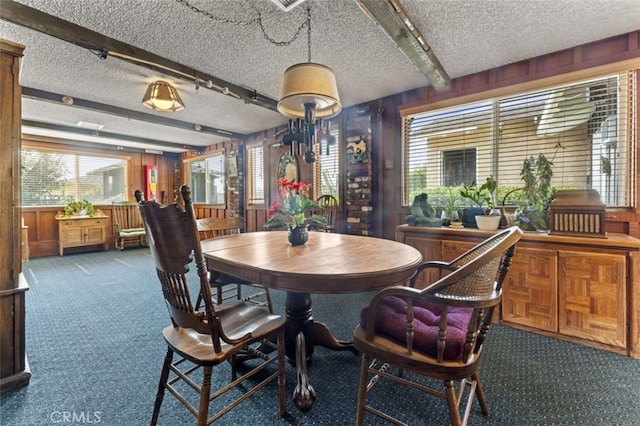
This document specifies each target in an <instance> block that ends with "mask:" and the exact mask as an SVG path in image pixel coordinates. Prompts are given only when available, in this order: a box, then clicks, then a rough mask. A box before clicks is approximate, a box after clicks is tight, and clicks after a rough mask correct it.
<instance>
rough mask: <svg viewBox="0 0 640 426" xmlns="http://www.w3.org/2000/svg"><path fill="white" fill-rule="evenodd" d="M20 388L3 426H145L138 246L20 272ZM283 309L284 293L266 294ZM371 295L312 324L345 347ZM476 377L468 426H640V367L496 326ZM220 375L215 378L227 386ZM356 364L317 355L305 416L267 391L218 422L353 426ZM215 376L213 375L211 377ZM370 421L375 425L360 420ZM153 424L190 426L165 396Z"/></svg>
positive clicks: (407, 407)
mask: <svg viewBox="0 0 640 426" xmlns="http://www.w3.org/2000/svg"><path fill="white" fill-rule="evenodd" d="M24 274H25V276H26V278H27V280H28V282H29V284H30V290H29V292H28V293H27V322H26V327H27V355H28V359H29V363H30V366H31V372H32V378H31V383H30V384H29V386H27V387H25V388H23V389H20V390H17V391H14V392H12V393H9V394H5V395H2V396H1V405H0V424H1V425H6V426H9V425H29V426H32V425H55V424H58V425H63V424H104V425H127V426H129V425H144V424H148V423H149V420H150V417H151V413H152V410H153V402H154V398H155V392H156V387H157V381H158V378H159V373H160V368H161V365H162V361H163V358H164V355H165V350H166V347H165V344H164V341H163V339H162V336H161V330H162V328H163V327H164V326H166V325H167V324H168V315H167V312H166V308H165V307H164V302H163V301H162V297H161V294H160V290H159V284H158V282H157V278H156V276H155V271H154V268H153V264H152V260H151V258H150V256H149V252H148V250H147V249H131V250H125V251H123V252H120V251H109V252H98V253H88V254H77V255H66V256H64V257H58V256H55V257H47V258H37V259H32V260H31V261H30V262H28V263H25V264H24ZM273 297H274V302H275V305H276V309H277V310H278V312H279V313H283V311H284V295H283V294H282V293H281V292H277V291H276V292H274V294H273ZM369 298H370V294H357V295H318V296H313V300H314V318H315V319H316V320H317V321H322V322H325V323H327V324H328V325H329V326H330V328H331V329H332V330H333V331H334V333H335V334H336V335H337V337H339V338H343V339H347V338H349V337H350V334H351V331H352V329H353V327H354V326H355V324H356V322H357V320H358V313H359V311H360V309H361V308H362V307H363V306H365V305H366V304H367V303H368V300H369ZM485 350H486V352H485V358H484V361H483V365H482V367H481V376H482V379H483V384H484V387H485V391H486V393H487V398H488V401H489V409H490V412H491V416H490V417H488V418H483V417H482V415H481V414H480V410H479V408H478V406H477V404H476V405H474V408H473V410H472V416H471V420H470V424H474V425H561V424H563V425H640V403H638V401H640V384H638V378H640V362H639V361H637V360H632V359H630V358H627V357H624V356H620V355H616V354H611V353H608V352H604V351H599V350H596V349H591V348H587V347H584V346H579V345H575V344H571V343H568V342H564V341H560V340H556V339H551V338H547V337H543V336H539V335H535V334H532V333H526V332H522V331H518V330H514V329H511V328H507V327H501V326H493V327H492V330H491V333H490V335H489V341H488V344H487V346H486V348H485ZM226 368H227V367H226V366H224V368H223V369H222V371H221V372H219V373H218V375H217V376H216V377H215V378H214V380H217V381H219V382H224V381H226V380H228V377H229V374H228V373H229V372H228V370H226ZM358 368H359V359H358V357H356V356H355V355H353V354H351V353H350V352H333V351H329V350H327V349H324V348H316V349H315V353H314V359H313V362H312V363H311V365H310V367H309V377H310V381H311V384H312V385H313V386H314V388H315V389H316V391H317V393H318V398H317V400H316V403H315V405H314V407H313V409H312V410H311V411H310V412H307V413H303V412H301V411H299V410H298V409H297V408H296V407H295V406H294V405H293V402H292V401H291V397H290V396H291V393H292V392H293V389H294V387H295V370H294V368H293V367H292V366H290V365H287V395H288V400H287V409H288V411H289V417H288V418H287V419H281V418H280V417H279V416H278V414H277V395H276V388H275V386H276V385H275V384H273V386H270V387H267V388H266V389H265V390H263V391H261V392H259V393H258V394H257V395H255V396H254V397H252V398H251V399H250V400H249V401H247V402H245V403H243V404H242V405H240V406H239V407H237V408H236V409H234V410H233V411H232V412H231V413H230V414H228V415H226V416H225V417H223V419H222V420H221V421H220V422H219V424H222V425H250V424H251V425H253V424H260V425H279V424H282V425H286V424H294V425H350V424H354V422H355V403H356V398H357V376H358ZM215 374H216V372H215V370H214V375H215ZM372 398H373V399H375V400H377V401H379V404H382V405H383V406H384V407H385V408H387V409H390V410H392V411H394V412H396V413H402V412H405V414H404V415H402V416H401V417H403V419H404V421H406V422H407V423H409V424H412V425H441V424H443V425H444V424H447V423H448V415H447V409H446V403H445V402H444V400H440V399H437V398H433V397H426V396H422V395H420V394H418V393H416V392H415V391H412V390H404V389H401V390H398V389H397V388H396V387H395V386H394V385H393V384H384V385H381V386H379V388H377V389H376V393H375V394H374V395H373V396H372ZM367 420H368V422H367V424H381V421H380V420H379V419H376V418H372V417H368V418H367ZM160 424H162V425H172V426H174V425H187V424H195V423H194V419H193V417H192V416H191V415H190V414H188V413H187V411H186V410H185V409H183V408H182V406H180V405H179V404H178V403H177V402H175V400H174V399H173V397H171V396H170V395H166V396H165V402H164V405H163V407H162V410H161V412H160Z"/></svg>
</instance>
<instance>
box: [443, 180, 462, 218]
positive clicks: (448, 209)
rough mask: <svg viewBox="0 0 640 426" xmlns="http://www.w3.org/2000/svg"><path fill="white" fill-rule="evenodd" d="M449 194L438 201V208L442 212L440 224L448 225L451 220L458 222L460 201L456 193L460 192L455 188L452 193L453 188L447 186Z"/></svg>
mask: <svg viewBox="0 0 640 426" xmlns="http://www.w3.org/2000/svg"><path fill="white" fill-rule="evenodd" d="M448 190H449V195H448V196H447V197H443V198H441V202H440V210H441V211H442V214H441V216H440V218H441V220H442V225H444V226H449V225H450V224H451V222H454V223H456V222H460V212H459V211H458V210H459V209H460V205H459V204H460V202H459V196H458V195H456V194H459V193H460V190H459V189H457V190H456V192H455V193H454V188H453V187H449V188H448Z"/></svg>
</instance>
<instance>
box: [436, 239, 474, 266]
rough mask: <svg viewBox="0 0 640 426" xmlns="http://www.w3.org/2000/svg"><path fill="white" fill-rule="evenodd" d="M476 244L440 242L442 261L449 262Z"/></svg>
mask: <svg viewBox="0 0 640 426" xmlns="http://www.w3.org/2000/svg"><path fill="white" fill-rule="evenodd" d="M477 244H478V242H469V241H449V240H442V260H444V261H445V262H451V261H452V260H453V259H455V258H456V257H458V256H460V255H461V254H463V253H464V252H466V251H467V250H469V249H471V248H473V247H475V246H476V245H477Z"/></svg>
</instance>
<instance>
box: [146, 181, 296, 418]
mask: <svg viewBox="0 0 640 426" xmlns="http://www.w3.org/2000/svg"><path fill="white" fill-rule="evenodd" d="M181 194H182V199H183V201H184V206H185V207H184V209H183V208H182V207H180V206H179V205H178V204H170V205H167V206H164V207H161V206H160V205H159V204H157V203H156V202H155V201H150V202H145V201H143V199H142V198H143V196H142V192H141V191H139V190H138V191H136V199H137V200H138V203H139V208H140V213H141V214H142V218H143V221H144V227H145V229H146V231H147V236H148V242H149V247H150V250H151V254H152V257H153V260H154V262H155V267H156V273H157V276H158V279H159V281H160V284H161V288H162V294H163V297H164V300H165V302H166V306H167V308H168V310H169V316H170V318H171V324H170V325H169V326H168V327H166V328H165V329H164V330H163V336H164V340H165V342H166V343H167V355H166V357H165V361H164V365H163V367H162V373H161V375H160V383H159V385H158V393H157V396H156V402H155V407H154V410H153V416H152V419H151V424H152V425H155V424H156V423H157V421H158V418H159V414H160V407H161V405H162V400H163V397H164V393H165V390H168V391H169V392H170V393H171V394H172V395H174V396H175V397H176V399H177V400H178V401H180V403H181V404H183V405H184V406H185V407H186V408H187V409H188V410H189V411H190V412H191V413H192V414H193V415H194V416H196V417H197V424H198V425H207V424H211V423H213V422H215V421H217V420H218V419H220V418H221V417H222V416H223V415H224V414H226V413H228V412H229V411H230V410H232V409H233V408H234V407H236V406H237V405H238V404H240V403H241V402H242V401H244V400H245V399H246V398H248V397H250V396H251V395H253V394H254V393H255V392H256V391H258V390H259V389H261V388H262V387H264V386H265V385H266V384H268V383H269V382H271V381H274V380H277V381H278V396H279V404H278V411H279V414H280V415H281V416H284V415H285V402H284V401H285V394H284V392H285V387H284V380H285V379H284V378H285V376H284V373H285V370H284V356H285V355H284V323H285V320H284V318H283V317H282V316H279V315H273V314H271V313H270V312H269V311H268V310H266V309H264V308H260V307H257V306H253V305H248V304H247V303H245V302H242V301H238V302H236V303H234V304H228V305H225V307H224V308H221V309H216V305H215V304H214V303H213V301H212V299H211V288H210V286H209V281H208V278H207V270H206V263H205V259H204V256H203V253H202V249H201V247H200V239H199V236H198V229H197V225H196V218H195V214H194V211H193V205H192V203H191V193H190V189H189V187H187V186H186V185H185V186H182V188H181ZM190 266H195V268H196V270H197V278H196V280H197V282H198V283H199V285H198V286H197V287H196V288H194V291H196V292H200V293H201V294H202V295H203V302H204V307H205V309H204V312H202V311H198V310H196V309H195V307H194V306H193V304H192V293H191V291H190V288H189V285H188V278H190V276H189V274H188V271H189V267H190ZM193 295H195V294H193ZM273 342H276V343H273ZM264 348H273V349H274V350H272V351H264V350H263V349H264ZM241 351H242V352H243V353H245V354H246V353H250V354H252V355H253V358H255V360H252V361H251V363H250V364H249V363H245V365H244V367H245V368H246V371H244V370H243V371H244V374H243V375H242V376H241V377H237V373H238V371H237V368H236V365H237V364H236V355H237V354H238V353H240V352H241ZM174 357H176V359H175V360H174ZM225 361H231V362H230V363H228V362H225ZM214 367H216V368H218V369H221V370H224V369H225V368H229V369H230V370H231V372H230V373H231V381H230V383H228V384H227V385H225V386H223V387H222V388H221V389H218V390H212V380H211V375H212V371H213V368H214ZM270 368H272V369H273V371H272V372H269V369H270ZM198 370H202V373H203V376H202V381H201V382H199V383H198V382H197V380H195V379H194V378H193V376H194V373H195V372H196V371H198ZM258 373H259V374H258ZM179 382H182V383H186V384H187V385H188V386H184V387H182V386H179V385H178V383H179ZM191 388H193V389H194V390H196V391H197V393H198V395H199V396H198V398H197V402H196V403H193V402H191V401H192V400H194V398H189V395H187V394H186V392H185V391H188V392H190V391H191ZM232 389H236V390H237V389H240V390H242V392H241V395H240V396H238V397H237V398H235V396H233V393H232V394H228V393H227V392H228V391H230V390H232ZM222 395H229V396H232V397H234V398H235V399H233V400H232V401H231V402H229V401H228V400H224V402H223V403H220V402H219V401H220V400H219V398H220V397H221V396H222ZM216 403H217V404H218V405H216V410H215V413H214V414H213V415H211V416H209V406H210V405H211V404H216ZM250 422H251V419H250V418H249V417H247V423H250Z"/></svg>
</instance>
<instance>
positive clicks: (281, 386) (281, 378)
mask: <svg viewBox="0 0 640 426" xmlns="http://www.w3.org/2000/svg"><path fill="white" fill-rule="evenodd" d="M277 342H278V343H277V346H278V401H279V404H278V407H279V409H278V412H279V413H280V417H282V416H284V415H285V414H287V409H286V407H285V398H286V396H285V367H284V358H285V354H284V330H282V331H281V332H279V333H278V337H277Z"/></svg>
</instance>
